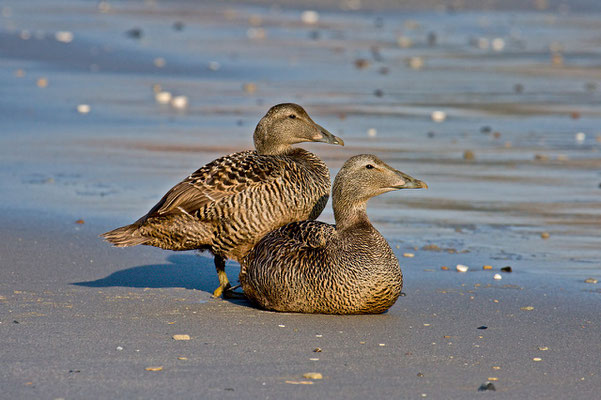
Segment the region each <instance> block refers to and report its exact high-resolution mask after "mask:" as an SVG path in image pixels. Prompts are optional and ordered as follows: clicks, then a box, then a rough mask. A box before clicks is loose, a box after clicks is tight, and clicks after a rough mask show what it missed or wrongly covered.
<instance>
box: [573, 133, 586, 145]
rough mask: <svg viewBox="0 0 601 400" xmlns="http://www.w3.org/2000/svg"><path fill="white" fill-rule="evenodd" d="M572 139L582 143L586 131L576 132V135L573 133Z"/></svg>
mask: <svg viewBox="0 0 601 400" xmlns="http://www.w3.org/2000/svg"><path fill="white" fill-rule="evenodd" d="M574 139H575V140H576V142H578V143H583V142H584V141H585V140H586V133H584V132H578V133H577V134H576V135H574Z"/></svg>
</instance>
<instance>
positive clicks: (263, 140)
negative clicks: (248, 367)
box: [254, 123, 293, 156]
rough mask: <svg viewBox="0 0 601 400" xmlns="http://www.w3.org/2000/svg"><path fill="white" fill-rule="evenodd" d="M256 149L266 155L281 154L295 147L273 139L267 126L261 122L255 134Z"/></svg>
mask: <svg viewBox="0 0 601 400" xmlns="http://www.w3.org/2000/svg"><path fill="white" fill-rule="evenodd" d="M254 142H255V150H257V153H259V154H261V155H266V156H279V155H284V154H287V153H289V152H290V151H292V149H293V147H292V146H290V145H289V144H288V143H277V142H274V141H273V140H271V137H270V135H269V132H268V130H267V128H266V127H264V126H263V125H262V124H260V123H259V125H257V128H256V129H255V134H254Z"/></svg>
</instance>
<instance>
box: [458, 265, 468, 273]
mask: <svg viewBox="0 0 601 400" xmlns="http://www.w3.org/2000/svg"><path fill="white" fill-rule="evenodd" d="M455 268H456V269H457V271H459V272H467V270H468V269H470V267H468V266H467V265H463V264H457V266H456V267H455Z"/></svg>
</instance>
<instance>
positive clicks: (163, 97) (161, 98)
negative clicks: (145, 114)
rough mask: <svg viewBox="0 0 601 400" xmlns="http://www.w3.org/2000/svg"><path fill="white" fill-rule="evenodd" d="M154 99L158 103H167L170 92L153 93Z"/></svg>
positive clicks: (169, 99)
mask: <svg viewBox="0 0 601 400" xmlns="http://www.w3.org/2000/svg"><path fill="white" fill-rule="evenodd" d="M154 99H155V100H156V102H157V103H159V104H169V102H170V101H171V93H169V92H158V93H157V94H155V95H154Z"/></svg>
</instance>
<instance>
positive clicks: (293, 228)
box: [264, 221, 336, 249]
mask: <svg viewBox="0 0 601 400" xmlns="http://www.w3.org/2000/svg"><path fill="white" fill-rule="evenodd" d="M335 231H336V227H335V226H334V225H330V224H327V223H325V222H319V221H301V222H293V223H290V224H288V225H284V226H283V227H281V228H280V229H278V230H276V231H274V232H272V233H271V234H269V235H268V236H267V237H265V239H264V240H265V241H269V240H274V241H277V242H280V243H281V242H284V243H286V245H288V246H293V247H304V248H314V249H317V248H322V247H325V246H326V245H327V243H328V241H329V240H330V238H331V237H332V235H333V234H334V232H335ZM270 237H271V238H270Z"/></svg>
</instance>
